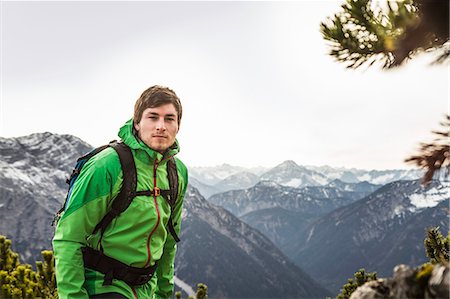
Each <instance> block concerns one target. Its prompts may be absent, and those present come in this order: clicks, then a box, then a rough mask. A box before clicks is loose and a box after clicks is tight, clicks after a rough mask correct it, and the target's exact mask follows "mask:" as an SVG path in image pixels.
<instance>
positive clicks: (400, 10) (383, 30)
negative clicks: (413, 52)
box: [320, 0, 417, 68]
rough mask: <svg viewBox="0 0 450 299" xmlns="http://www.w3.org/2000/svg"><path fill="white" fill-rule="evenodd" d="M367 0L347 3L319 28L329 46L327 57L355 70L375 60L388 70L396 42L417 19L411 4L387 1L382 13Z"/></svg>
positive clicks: (348, 0) (408, 0)
mask: <svg viewBox="0 0 450 299" xmlns="http://www.w3.org/2000/svg"><path fill="white" fill-rule="evenodd" d="M371 3H372V1H370V0H346V2H345V4H343V5H342V6H341V7H342V9H343V11H342V12H339V13H337V14H335V15H334V18H333V19H328V22H323V23H321V24H320V30H321V32H322V35H323V37H324V38H325V39H326V40H328V41H330V42H331V47H332V50H331V52H330V55H332V56H334V57H335V58H336V59H337V60H338V61H340V62H345V63H347V67H349V68H357V67H360V66H361V65H363V64H364V63H368V64H369V65H372V64H373V63H374V62H376V61H377V60H380V61H382V62H383V63H384V65H383V66H384V67H388V66H390V65H391V64H393V62H394V56H393V54H392V51H393V50H394V48H395V41H396V40H397V39H398V38H399V37H400V36H401V35H402V34H403V33H404V32H405V30H406V28H407V27H408V26H409V24H411V23H413V22H414V21H415V19H416V18H417V15H416V13H415V7H414V6H413V5H412V1H411V0H407V1H397V2H395V3H392V4H391V2H390V1H387V7H386V8H385V9H384V10H383V9H380V8H376V7H375V8H374V7H373V5H372V4H371Z"/></svg>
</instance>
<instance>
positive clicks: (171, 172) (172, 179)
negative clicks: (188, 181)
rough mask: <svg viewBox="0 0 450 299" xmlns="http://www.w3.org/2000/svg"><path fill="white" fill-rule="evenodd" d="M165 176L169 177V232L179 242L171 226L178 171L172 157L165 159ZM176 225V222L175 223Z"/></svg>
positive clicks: (175, 199) (176, 194)
mask: <svg viewBox="0 0 450 299" xmlns="http://www.w3.org/2000/svg"><path fill="white" fill-rule="evenodd" d="M167 176H168V178H169V189H170V190H169V197H170V198H169V199H167V201H168V202H169V205H170V217H169V223H168V226H169V232H170V234H171V235H172V236H173V238H174V240H175V241H176V242H180V238H178V235H177V233H176V232H175V228H174V226H173V219H172V215H173V210H174V209H175V203H176V202H177V198H178V171H177V164H176V162H175V158H174V157H170V159H169V160H168V161H167ZM175 225H176V224H175Z"/></svg>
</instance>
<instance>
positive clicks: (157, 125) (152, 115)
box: [134, 104, 178, 153]
mask: <svg viewBox="0 0 450 299" xmlns="http://www.w3.org/2000/svg"><path fill="white" fill-rule="evenodd" d="M134 127H135V129H136V130H137V131H138V135H139V138H141V140H142V141H144V143H145V144H146V145H147V146H148V147H150V148H151V149H153V150H155V151H157V152H160V153H163V152H164V151H165V150H166V149H168V148H169V147H170V146H171V145H172V144H173V143H174V142H175V137H176V136H177V133H178V114H177V110H176V109H175V106H174V105H173V104H165V105H162V106H159V107H155V108H147V109H145V110H144V112H143V113H142V117H141V120H140V121H139V123H137V124H135V125H134Z"/></svg>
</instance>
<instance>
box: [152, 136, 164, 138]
mask: <svg viewBox="0 0 450 299" xmlns="http://www.w3.org/2000/svg"><path fill="white" fill-rule="evenodd" d="M152 137H154V138H167V136H164V135H153V136H152Z"/></svg>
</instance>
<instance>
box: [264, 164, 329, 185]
mask: <svg viewBox="0 0 450 299" xmlns="http://www.w3.org/2000/svg"><path fill="white" fill-rule="evenodd" d="M261 180H267V181H274V182H276V183H278V184H280V185H283V186H288V187H296V188H299V187H304V186H321V185H325V184H326V183H328V181H329V179H328V178H327V177H326V176H325V175H323V174H321V173H319V172H316V171H314V170H309V169H307V168H305V167H303V166H299V165H297V163H295V162H294V161H292V160H288V161H285V162H283V163H281V164H280V165H278V166H276V167H274V168H272V169H271V170H269V171H267V172H266V173H264V174H263V175H262V176H261Z"/></svg>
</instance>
